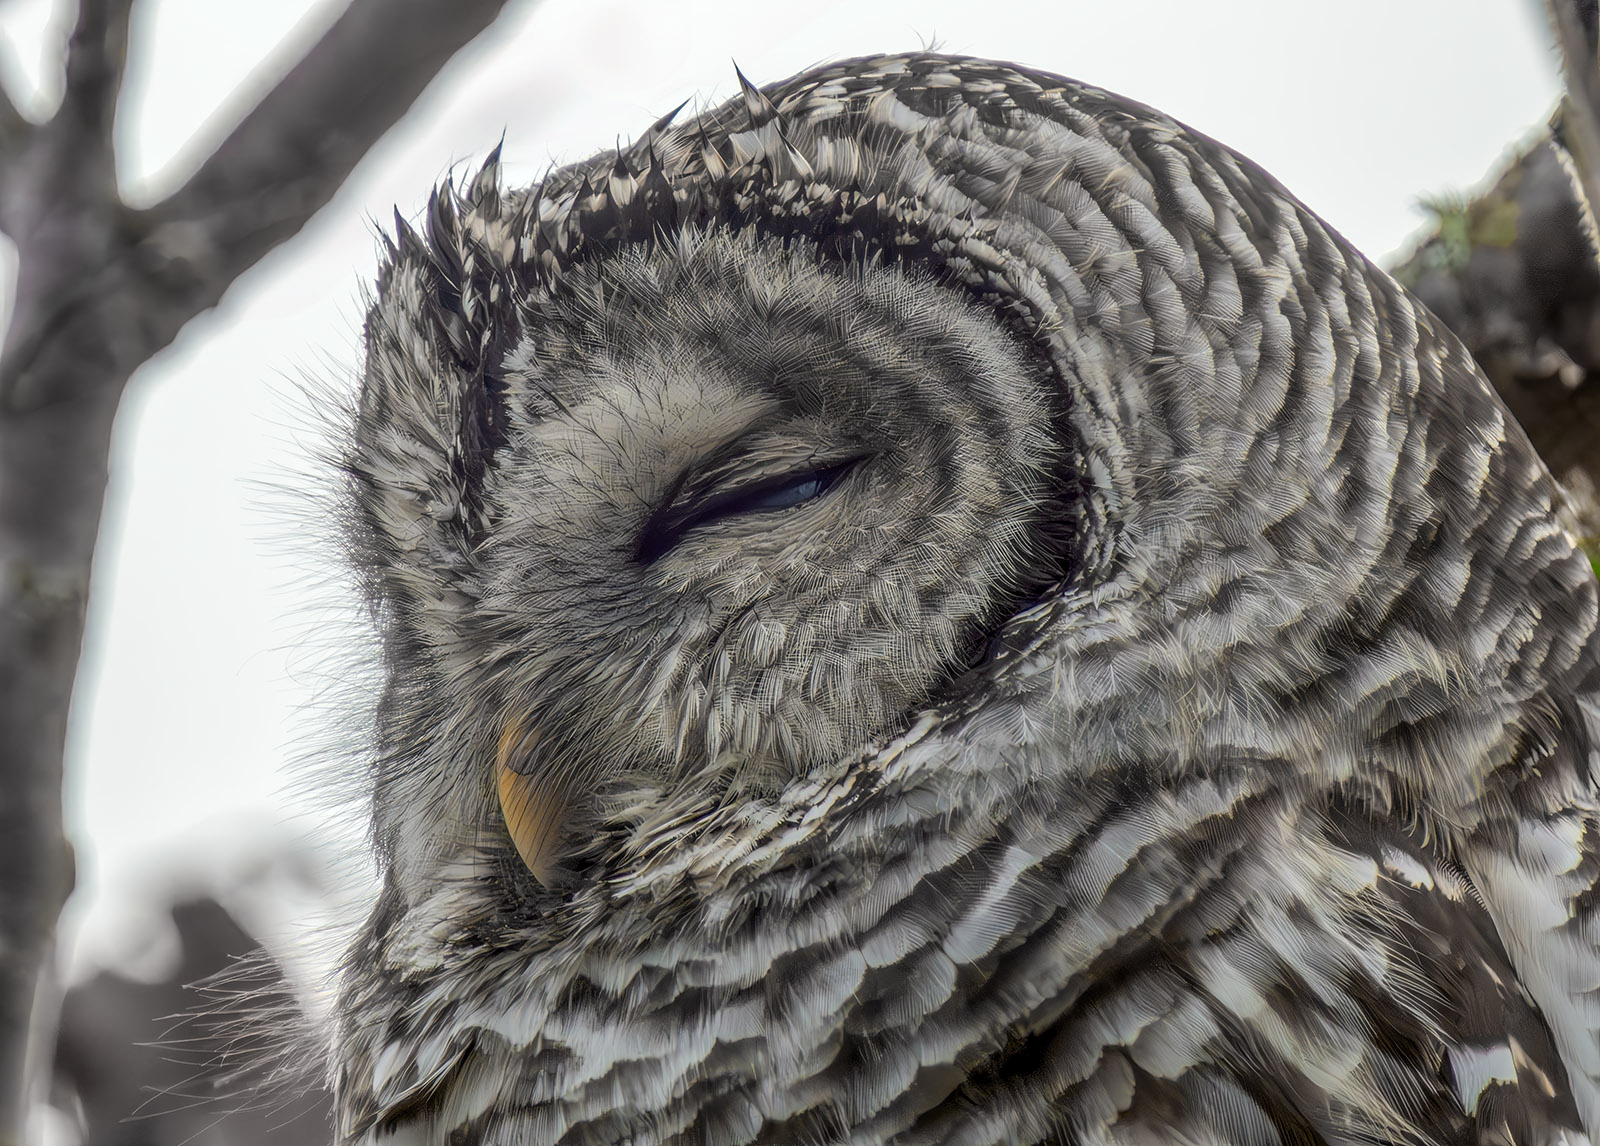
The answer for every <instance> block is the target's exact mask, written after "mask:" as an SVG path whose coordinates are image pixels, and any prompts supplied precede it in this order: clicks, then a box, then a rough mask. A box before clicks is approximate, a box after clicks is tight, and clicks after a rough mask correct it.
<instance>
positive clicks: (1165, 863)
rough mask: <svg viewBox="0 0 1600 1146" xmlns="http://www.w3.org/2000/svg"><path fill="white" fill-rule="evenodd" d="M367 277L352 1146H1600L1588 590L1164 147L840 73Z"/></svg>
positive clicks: (1491, 434)
mask: <svg viewBox="0 0 1600 1146" xmlns="http://www.w3.org/2000/svg"><path fill="white" fill-rule="evenodd" d="M496 175H497V173H496V170H495V168H494V166H493V164H491V165H490V166H489V167H487V168H486V169H485V172H484V173H483V174H482V175H480V176H479V178H478V179H477V180H476V181H475V182H474V183H473V184H472V185H471V186H470V187H469V188H466V189H464V190H462V191H461V192H459V193H450V192H447V193H446V194H445V195H444V196H443V197H441V198H440V199H439V200H437V201H436V204H435V206H434V209H433V210H432V212H431V218H430V220H429V226H428V233H427V236H426V237H425V238H424V237H419V236H417V235H416V234H414V233H412V232H410V231H409V230H408V229H405V228H402V231H401V237H400V240H399V242H398V243H397V245H396V247H395V250H394V252H393V258H392V260H391V263H390V265H389V267H388V268H387V269H386V271H385V273H384V278H383V280H382V283H381V284H380V295H379V300H378V303H377V305H376V306H375V307H374V310H373V313H372V317H371V320H370V322H369V326H368V370H367V377H366V380H365V386H364V389H363V393H362V398H361V404H360V408H359V410H358V412H357V415H356V419H355V428H354V433H353V435H352V439H351V446H350V449H349V454H348V458H347V464H348V469H349V471H350V474H351V476H352V489H353V493H354V499H353V503H352V504H353V512H352V520H353V524H354V534H353V536H354V538H355V542H356V551H357V555H358V560H359V563H360V568H361V569H362V570H363V571H364V574H365V576H366V578H367V583H368V585H369V588H370V590H371V592H372V593H373V595H374V599H375V601H376V602H377V605H378V617H379V621H380V625H381V627H382V630H383V638H384V645H385V654H386V669H387V673H388V686H387V689H386V693H385V698H384V701H383V703H382V705H381V707H380V711H379V715H378V720H379V751H378V755H377V759H376V763H375V765H374V770H373V784H374V792H375V797H374V807H375V819H376V837H377V840H378V842H379V846H380V850H381V852H382V855H383V859H384V862H385V885H384V890H383V893H382V896H381V899H380V902H379V904H378V906H377V908H376V910H375V912H374V915H373V917H372V919H371V920H370V921H369V924H368V926H367V928H366V929H365V931H364V933H363V935H362V937H361V939H360V940H359V941H358V942H357V944H356V946H355V948H354V949H353V950H352V952H351V954H350V958H349V961H348V964H347V967H346V970H345V972H344V979H343V983H344V986H343V992H342V997H341V1002H340V1008H339V1019H338V1024H337V1030H336V1033H335V1037H334V1044H333V1051H332V1053H333V1062H334V1073H335V1083H336V1087H337V1091H338V1107H339V1113H338V1120H339V1125H338V1134H339V1140H340V1141H341V1142H371V1143H383V1142H393V1143H419V1144H420V1143H446V1142H448V1143H452V1144H458V1146H464V1144H466V1143H485V1144H487V1143H502V1144H511V1143H557V1142H561V1143H609V1142H618V1143H620V1142H629V1143H637V1144H640V1146H643V1144H646V1143H658V1142H659V1143H705V1144H707V1146H723V1144H726V1146H733V1144H736V1143H757V1142H760V1143H769V1142H771V1143H776V1142H811V1143H825V1142H859V1143H888V1142H894V1143H921V1142H927V1143H933V1142H960V1143H975V1144H976V1143H996V1144H1000V1143H1031V1142H1069V1143H1076V1142H1119V1143H1121V1142H1126V1143H1134V1142H1150V1143H1167V1142H1186V1143H1248V1144H1251V1146H1268V1144H1276V1143H1312V1142H1325V1143H1330V1144H1331V1143H1344V1142H1369V1143H1379V1142H1382V1143H1419V1144H1421V1143H1435V1142H1437V1143H1445V1142H1449V1143H1456V1142H1496V1143H1506V1142H1514V1143H1556V1142H1566V1143H1574V1144H1576V1143H1583V1142H1588V1141H1589V1140H1590V1138H1591V1136H1593V1135H1594V1134H1595V1133H1596V1132H1597V1130H1600V1037H1597V1028H1600V995H1597V993H1596V990H1597V988H1600V885H1597V880H1600V796H1597V791H1596V779H1595V764H1596V762H1597V756H1596V753H1597V750H1600V650H1597V645H1596V640H1595V637H1594V632H1595V627H1596V589H1595V583H1594V577H1593V574H1592V573H1591V571H1590V569H1589V567H1588V564H1587V561H1586V560H1585V558H1584V557H1583V556H1582V555H1581V553H1579V552H1578V551H1577V550H1576V549H1575V547H1574V546H1573V543H1572V542H1571V540H1570V539H1569V538H1568V536H1567V535H1566V534H1565V533H1564V532H1563V531H1562V530H1561V528H1560V527H1559V526H1558V525H1557V524H1556V521H1555V518H1554V514H1553V509H1552V502H1553V499H1554V497H1555V496H1556V493H1555V490H1554V487H1553V486H1552V485H1551V483H1550V481H1549V479H1548V477H1547V475H1546V474H1545V473H1544V471H1543V468H1542V467H1541V466H1540V464H1539V462H1538V460H1537V459H1536V458H1535V456H1534V455H1533V453H1532V451H1531V449H1530V448H1529V447H1528V445H1527V443H1526V441H1525V440H1524V438H1523V437H1522V435H1521V434H1520V432H1519V431H1518V430H1517V428H1516V427H1515V425H1514V424H1512V423H1511V422H1510V421H1509V419H1508V417H1507V415H1506V414H1505V412H1504V410H1503V408H1502V407H1501V406H1500V404H1499V402H1498V401H1497V400H1496V399H1495V398H1494V397H1493V395H1492V394H1491V393H1490V391H1489V389H1488V386H1487V384H1486V383H1485V382H1484V380H1483V378H1482V376H1481V375H1480V374H1479V373H1478V372H1477V370H1476V369H1475V367H1474V366H1473V364H1472V362H1471V360H1470V359H1469V358H1468V356H1467V354H1466V352H1465V351H1464V350H1463V349H1462V347H1461V346H1460V344H1459V343H1458V342H1457V341H1456V340H1455V339H1454V338H1453V337H1451V336H1450V335H1449V334H1448V333H1446V332H1445V331H1443V330H1441V329H1439V328H1438V327H1437V325H1436V323H1435V321H1434V320H1433V319H1432V318H1431V316H1429V315H1428V314H1427V313H1426V312H1424V311H1422V310H1420V309H1419V307H1418V306H1417V305H1416V304H1415V303H1414V302H1413V301H1412V300H1411V299H1410V298H1409V297H1408V296H1407V295H1406V294H1405V292H1404V291H1403V290H1402V289H1401V288H1399V287H1398V286H1397V285H1395V284H1394V283H1393V282H1392V281H1391V280H1389V279H1388V278H1387V277H1386V276H1384V275H1383V274H1382V273H1381V272H1379V271H1377V270H1375V269H1374V268H1373V267H1371V266H1370V265H1369V264H1368V263H1367V262H1365V261H1364V260H1363V259H1362V258H1361V257H1360V256H1359V255H1358V254H1356V253H1355V252H1354V251H1352V250H1351V249H1350V248H1349V247H1348V246H1347V245H1346V244H1345V243H1344V242H1343V241H1342V240H1341V239H1339V238H1338V236H1336V235H1334V234H1333V233H1331V232H1330V231H1329V230H1328V229H1327V228H1326V227H1325V226H1324V225H1323V224H1322V223H1321V222H1320V221H1319V220H1317V219H1316V218H1315V216H1313V215H1311V214H1310V213H1309V212H1308V211H1307V210H1306V209H1305V208H1304V207H1302V206H1301V205H1300V204H1298V203H1297V202H1296V201H1295V200H1294V199H1292V198H1291V197H1290V196H1289V195H1288V194H1287V193H1286V192H1285V191H1283V190H1282V189H1281V188H1280V187H1279V186H1278V185H1277V184H1276V183H1275V182H1273V181H1272V180H1271V179H1270V178H1269V177H1268V176H1266V175H1265V174H1263V173H1262V172H1261V171H1259V170H1258V169H1256V168H1254V167H1253V166H1251V165H1250V164H1248V163H1247V162H1246V161H1244V160H1242V159H1240V158H1239V157H1238V156H1236V155H1234V154H1233V153H1231V152H1229V151H1227V150H1226V149H1224V148H1222V147H1220V146H1219V145H1217V144H1215V143H1213V142H1211V141H1209V140H1206V139H1204V138H1203V137H1199V136H1197V135H1194V134H1193V133H1191V132H1189V131H1187V130H1186V129H1184V128H1182V127H1181V126H1179V125H1178V124H1175V123H1173V122H1172V121H1170V120H1168V119H1166V118H1165V117H1163V116H1161V115H1160V114H1158V113H1156V112H1153V111H1151V110H1149V109H1147V108H1143V107H1140V106H1138V105H1134V104H1131V103H1128V102H1126V101H1123V100H1121V99H1119V98H1117V97H1114V96H1110V95H1108V94H1106V93H1103V92H1100V91H1097V90H1094V89H1091V88H1087V87H1084V86H1082V85H1078V84H1075V83H1073V82H1071V81H1067V80H1062V79H1059V78H1056V77H1052V76H1048V75H1043V74H1038V73H1033V72H1028V71H1024V70H1020V69H1016V68H1013V67H1010V66H1007V65H1000V64H990V63H984V62H979V61H972V60H962V59H955V58H950V57H942V56H937V55H916V56H906V57H878V58H871V59H866V60H858V61H852V62H847V63H843V64H839V65H834V66H830V67H826V68H822V69H820V70H817V71H814V72H811V73H808V74H806V75H803V76H800V77H798V78H796V79H794V80H791V81H788V82H786V83H784V84H780V85H777V86H775V87H772V88H768V89H766V90H765V92H764V93H757V92H755V91H753V90H747V91H746V93H745V95H744V96H743V98H742V99H740V100H737V101H735V102H734V103H732V104H729V105H727V106H725V107H723V108H720V109H717V110H714V111H712V112H709V113H707V114H706V115H705V116H703V117H701V118H700V119H698V120H696V121H693V122H690V123H688V124H687V125H684V126H679V127H671V126H668V125H666V124H660V125H657V127H656V128H654V129H652V131H651V132H650V133H649V134H648V135H647V136H646V137H645V138H644V139H643V140H641V141H640V142H639V143H637V144H636V145H634V146H633V147H631V148H628V149H625V150H623V151H621V152H619V153H617V154H611V155H605V156H601V157H599V158H597V159H595V160H593V161H591V162H588V163H585V164H580V165H577V166H575V167H572V168H569V169H566V170H563V171H560V172H557V173H555V174H554V175H552V176H551V177H550V178H549V179H548V180H547V181H546V182H545V183H544V184H543V185H541V186H540V187H538V188H533V189H530V190H529V191H526V192H518V193H509V192H502V191H501V190H500V188H499V187H498V185H497V179H496Z"/></svg>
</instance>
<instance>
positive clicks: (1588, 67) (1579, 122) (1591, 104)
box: [1545, 0, 1600, 203]
mask: <svg viewBox="0 0 1600 1146" xmlns="http://www.w3.org/2000/svg"><path fill="white" fill-rule="evenodd" d="M1545 10H1546V11H1547V13H1548V14H1549V16H1550V25H1551V27H1552V28H1553V29H1554V30H1555V34H1556V47H1557V49H1558V51H1559V52H1560V55H1561V68H1562V71H1563V72H1564V73H1565V75H1566V80H1567V100H1566V106H1565V109H1564V112H1565V114H1564V120H1565V123H1564V125H1563V127H1564V132H1565V134H1566V137H1567V138H1566V144H1567V147H1568V149H1569V150H1570V151H1571V152H1572V154H1573V157H1574V159H1575V160H1576V161H1577V165H1578V178H1579V180H1580V181H1581V182H1582V184H1583V192H1584V194H1585V195H1586V196H1588V199H1589V202H1590V203H1600V68H1597V67H1596V61H1595V43H1596V33H1597V31H1600V29H1597V24H1596V21H1597V16H1600V13H1597V12H1596V6H1595V4H1594V2H1593V0H1545Z"/></svg>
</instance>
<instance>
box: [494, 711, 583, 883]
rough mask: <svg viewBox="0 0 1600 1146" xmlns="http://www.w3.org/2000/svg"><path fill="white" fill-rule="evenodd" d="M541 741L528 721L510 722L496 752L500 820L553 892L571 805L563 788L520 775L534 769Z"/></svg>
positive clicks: (533, 870)
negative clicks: (537, 744)
mask: <svg viewBox="0 0 1600 1146" xmlns="http://www.w3.org/2000/svg"><path fill="white" fill-rule="evenodd" d="M537 739H538V737H537V734H536V733H533V732H530V731H529V730H528V727H527V721H526V720H525V719H523V718H521V717H515V718H513V719H511V720H508V721H507V722H506V725H505V727H504V728H502V729H501V730H500V740H499V743H498V744H497V745H496V748H495V762H494V764H495V766H494V772H495V787H496V789H497V790H498V792H499V794H500V814H501V815H502V816H503V817H505V821H506V830H507V831H509V832H510V833H511V842H512V843H514V844H516V845H517V854H518V855H520V856H521V857H522V862H523V863H524V864H526V865H527V866H528V871H530V872H531V873H532V874H533V878H534V879H536V880H538V881H539V883H540V884H541V885H543V886H544V887H549V886H550V880H551V876H552V875H553V874H554V869H555V860H556V855H557V849H558V848H559V847H560V844H561V827H562V825H561V820H562V816H563V815H564V814H565V813H566V810H567V799H566V794H565V793H564V792H562V791H561V789H560V786H559V785H557V784H555V783H553V782H549V781H541V779H540V777H538V776H535V775H531V774H529V773H527V772H523V771H519V769H520V768H527V767H528V766H529V765H530V764H531V763H532V756H533V753H532V751H531V749H532V747H533V745H534V743H535V742H536V740H537Z"/></svg>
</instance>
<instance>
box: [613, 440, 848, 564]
mask: <svg viewBox="0 0 1600 1146" xmlns="http://www.w3.org/2000/svg"><path fill="white" fill-rule="evenodd" d="M862 460H863V459H861V458H851V459H850V460H849V461H847V462H842V463H840V464H839V465H834V466H827V467H825V468H822V469H808V470H801V471H799V472H796V473H787V474H779V475H778V476H776V477H771V478H763V479H762V480H760V481H755V482H750V483H747V484H745V485H737V486H734V487H733V488H731V489H720V490H714V491H712V492H710V493H709V494H708V495H707V496H705V497H700V498H691V499H688V500H686V501H685V502H683V503H682V504H677V503H675V500H673V499H669V500H668V502H667V503H666V504H665V505H664V506H663V507H662V508H661V509H660V510H657V511H656V513H655V515H654V516H652V517H651V519H650V521H649V522H648V523H647V524H646V525H645V527H644V531H643V532H642V533H641V534H640V535H639V546H638V549H637V551H636V553H635V556H636V557H637V559H638V561H639V563H640V564H641V565H649V564H650V563H651V562H653V561H655V560H656V558H658V557H660V556H661V555H662V554H664V553H666V552H667V551H668V550H670V549H672V548H673V547H674V546H676V545H677V544H678V542H679V541H681V540H682V539H683V536H684V534H686V533H688V532H689V531H690V530H691V529H694V528H696V527H697V526H701V525H706V524H708V523H709V522H713V521H722V520H725V519H727V518H730V517H737V516H739V515H741V514H746V513H774V512H776V511H778V510H782V509H789V508H791V507H793V506H796V505H800V504H802V503H803V502H807V501H812V500H815V499H816V498H819V497H821V496H822V495H823V494H825V493H827V492H828V490H830V489H832V488H833V486H834V485H835V484H837V482H838V481H839V479H840V478H842V477H844V475H845V474H847V473H849V472H850V471H851V470H853V469H854V468H855V467H856V466H857V465H858V464H859V463H860V462H861V461H862Z"/></svg>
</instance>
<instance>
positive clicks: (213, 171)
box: [139, 0, 505, 319]
mask: <svg viewBox="0 0 1600 1146" xmlns="http://www.w3.org/2000/svg"><path fill="white" fill-rule="evenodd" d="M504 4H505V0H455V2H454V3H444V4H441V3H440V2H439V0H354V2H353V3H352V4H351V5H350V7H349V8H348V9H346V11H345V13H344V15H343V16H342V17H340V19H339V20H338V22H337V23H335V24H334V25H333V27H332V28H330V29H328V32H327V34H326V35H325V36H324V37H323V39H322V41H321V42H320V43H319V44H317V45H316V47H314V48H313V49H312V50H311V51H310V52H308V53H307V54H306V57H305V59H303V60H302V61H301V62H300V63H299V65H298V66H296V67H295V69H294V70H293V71H291V72H290V73H289V74H288V75H287V76H286V77H284V80H283V82H282V83H281V84H279V85H278V86H277V88H276V89H274V90H273V91H272V92H271V94H269V95H268V96H267V97H266V98H265V99H263V100H262V101H261V104H260V106H259V107H257V108H256V109H255V110H254V111H253V112H251V113H250V114H249V115H248V116H246V117H245V119H244V121H243V122H242V123H240V124H239V126H238V128H237V129H236V130H235V131H234V132H233V133H232V134H231V135H230V136H229V137H228V138H227V139H226V140H225V141H224V142H223V143H222V145H221V146H220V147H219V148H217V151H216V153H215V154H214V155H212V156H211V158H210V159H208V160H207V161H206V162H205V163H204V164H203V165H202V166H201V168H200V170H199V171H197V172H196V173H195V175H194V177H193V178H192V179H190V180H189V181H188V183H186V184H185V185H184V186H183V187H181V188H179V189H178V190H177V191H176V192H174V193H173V195H172V196H171V197H170V198H168V199H167V200H165V201H164V202H162V203H160V204H157V205H156V206H155V207H153V208H151V209H150V210H149V211H148V212H146V213H144V217H143V218H141V219H140V220H139V226H140V227H141V228H143V229H144V230H145V231H146V235H147V237H146V240H145V243H144V249H145V250H146V251H147V252H148V253H149V254H150V256H151V259H150V264H149V265H150V267H151V273H152V278H153V282H152V286H158V287H159V288H160V289H162V290H164V291H166V292H169V293H170V294H171V296H172V302H173V305H175V306H177V307H179V308H180V309H182V310H187V311H188V314H185V315H184V318H185V319H186V318H187V317H188V316H189V314H193V313H194V312H195V311H197V310H200V309H203V308H205V307H209V306H213V305H215V303H216V301H217V299H218V298H220V297H221V294H222V290H223V289H225V288H226V287H227V284H228V283H230V282H232V281H233V279H235V278H236V277H238V276H239V275H240V274H242V273H243V272H244V271H245V270H247V269H248V268H249V267H251V266H253V265H254V264H255V263H256V262H257V261H258V260H259V259H260V258H261V257H262V256H263V255H265V254H266V253H267V252H268V251H270V250H271V249H272V248H273V247H276V246H277V245H278V244H279V243H281V242H283V240H285V239H286V238H288V237H289V236H290V235H293V234H294V233H295V232H296V231H298V230H299V229H300V228H301V227H302V226H303V225H304V224H305V222H306V220H307V219H309V218H310V217H311V215H312V214H313V213H314V212H315V211H316V210H317V209H318V208H320V207H321V206H322V205H323V204H324V203H326V202H327V201H328V200H329V199H330V198H331V197H332V196H333V193H334V192H335V191H337V190H338V189H339V187H340V186H341V185H342V184H343V183H344V180H345V178H346V176H348V175H349V173H350V171H351V169H352V168H353V167H354V166H355V165H356V163H357V162H358V161H359V160H360V159H361V157H362V156H363V155H365V154H366V153H367V151H368V149H369V148H371V146H372V145H373V144H374V143H375V142H377V140H378V138H379V137H380V136H381V135H382V134H383V133H384V132H385V131H386V130H388V127H389V125H390V124H392V123H393V122H394V121H395V119H396V118H397V116H398V115H399V114H400V113H401V112H402V111H403V110H404V109H405V108H407V107H409V106H410V105H411V103H412V102H413V101H414V100H415V99H416V98H417V96H418V95H420V94H421V92H422V89H423V88H424V87H426V86H427V82H428V80H429V79H430V78H431V77H432V76H433V75H434V73H435V72H437V71H438V69H439V68H440V67H442V66H443V65H444V63H445V61H447V60H448V59H449V58H450V57H451V56H452V55H454V54H455V53H456V52H457V51H458V50H459V49H460V48H461V47H462V46H463V45H465V44H466V43H467V42H468V41H470V40H471V39H472V38H473V37H475V36H476V35H477V34H478V33H479V32H481V31H482V30H483V29H484V28H486V27H488V26H489V24H490V23H491V22H492V21H493V20H494V18H495V17H496V16H497V15H498V14H499V12H500V10H501V8H502V7H503V6H504ZM374 56H376V57H379V58H372V57H374ZM364 57H365V58H364ZM357 59H362V60H363V62H362V63H361V64H360V65H356V66H352V61H353V60H357ZM335 108H336V109H338V114H337V116H330V115H329V110H330V109H335Z"/></svg>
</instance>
